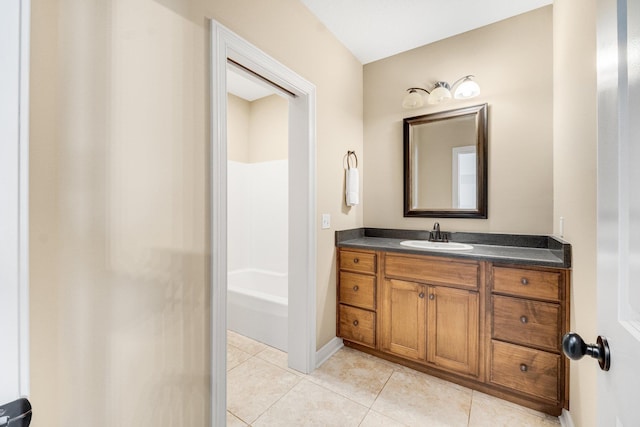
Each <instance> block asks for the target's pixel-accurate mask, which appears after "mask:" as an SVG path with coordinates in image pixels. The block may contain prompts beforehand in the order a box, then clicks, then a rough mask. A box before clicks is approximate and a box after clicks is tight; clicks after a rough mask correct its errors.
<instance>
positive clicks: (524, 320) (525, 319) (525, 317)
mask: <svg viewBox="0 0 640 427" xmlns="http://www.w3.org/2000/svg"><path fill="white" fill-rule="evenodd" d="M528 321H529V319H527V316H520V322H522V324H525V323H527V322H528Z"/></svg>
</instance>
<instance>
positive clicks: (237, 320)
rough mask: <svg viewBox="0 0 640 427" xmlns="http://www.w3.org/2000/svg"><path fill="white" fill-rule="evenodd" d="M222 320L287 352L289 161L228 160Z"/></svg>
mask: <svg viewBox="0 0 640 427" xmlns="http://www.w3.org/2000/svg"><path fill="white" fill-rule="evenodd" d="M228 177H229V191H228V209H229V210H228V233H229V234H228V249H227V250H228V287H227V288H228V289H227V324H228V328H229V329H230V330H232V331H235V332H238V333H240V334H242V335H245V336H247V337H250V338H253V339H254V340H257V341H260V342H263V343H265V344H269V345H270V346H272V347H275V348H278V349H280V350H283V351H287V336H288V323H287V318H288V306H287V299H288V278H287V275H288V256H289V253H288V227H289V224H288V162H287V160H274V161H269V162H261V163H241V162H234V161H229V162H228Z"/></svg>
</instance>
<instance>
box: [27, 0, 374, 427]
mask: <svg viewBox="0 0 640 427" xmlns="http://www.w3.org/2000/svg"><path fill="white" fill-rule="evenodd" d="M32 9H33V17H32V68H31V72H32V76H31V85H32V90H31V107H32V115H31V136H32V137H31V157H32V165H33V166H32V168H31V176H30V179H31V188H30V191H31V203H32V207H33V208H32V216H31V218H30V226H31V229H32V230H33V232H32V234H31V242H30V243H31V256H32V258H31V262H32V265H31V277H32V281H31V307H32V310H31V314H32V316H31V345H32V353H31V354H32V369H33V370H32V373H33V375H32V399H33V402H34V405H35V406H36V407H38V419H40V420H46V424H47V425H48V426H54V427H56V426H69V425H78V423H82V424H85V425H92V426H111V425H136V426H145V425H149V426H151V425H153V426H163V425H168V423H169V422H170V420H174V421H175V422H178V423H182V424H181V425H185V426H193V425H204V419H205V418H206V417H207V408H208V401H209V386H208V383H209V370H208V360H209V357H208V349H209V347H210V342H209V336H210V334H209V330H208V319H209V316H208V310H209V305H208V299H209V291H208V282H207V262H206V259H207V250H208V242H207V240H206V236H207V229H208V225H207V208H206V206H207V203H208V197H207V194H208V190H209V187H208V184H207V176H208V173H207V158H208V156H209V148H208V147H209V135H208V129H209V119H208V115H209V104H208V102H209V101H208V96H207V93H208V81H209V71H208V70H209V58H210V54H209V24H208V21H207V18H209V17H213V18H215V19H217V20H219V21H220V22H222V23H223V24H225V25H227V26H228V27H229V28H230V29H231V30H233V31H235V32H237V33H238V34H239V35H240V36H242V37H244V38H246V39H248V40H249V41H250V42H253V43H254V44H256V45H257V46H258V47H260V48H261V49H263V50H264V51H266V52H267V53H268V54H270V55H271V56H273V57H275V58H276V59H277V60H280V61H281V62H283V63H284V64H285V65H286V66H288V67H289V68H291V69H293V70H294V71H296V72H297V73H298V74H300V75H302V76H303V77H304V78H306V79H307V80H309V81H311V82H312V83H314V84H315V85H316V87H317V120H318V121H317V138H318V139H317V142H318V144H317V167H318V171H319V172H318V179H317V182H318V189H317V191H318V197H317V209H318V210H317V212H318V213H321V212H322V213H331V214H332V225H333V227H334V228H339V229H345V228H353V227H359V226H361V225H362V208H361V207H355V208H352V209H349V210H347V209H346V208H345V206H344V201H343V191H342V189H343V183H344V171H343V156H344V154H345V153H346V151H347V150H349V149H353V150H356V151H357V152H358V154H359V157H361V156H362V66H361V65H360V64H359V63H358V61H357V60H356V59H355V58H354V57H353V56H352V55H351V54H350V53H349V52H348V51H347V50H346V49H345V48H344V47H343V46H342V45H340V43H338V42H337V40H336V39H335V38H334V37H333V36H331V35H330V34H329V33H328V32H327V30H326V29H325V28H323V27H322V26H321V25H320V24H319V23H318V22H317V20H316V19H315V18H314V17H313V16H312V15H311V13H310V12H309V11H308V10H307V9H305V8H304V7H303V6H302V4H301V3H300V2H298V1H296V0H274V1H269V2H263V1H259V0H215V1H211V0H207V1H204V0H202V1H201V0H109V1H104V0H88V1H87V0H82V1H81V0H33V2H32ZM317 254H318V256H317V263H318V274H317V295H318V306H317V316H318V318H317V323H318V325H317V329H318V333H317V344H318V347H320V346H322V345H324V344H325V343H326V342H328V341H329V340H330V339H331V338H332V337H333V336H334V333H335V265H334V264H335V262H334V259H335V250H334V240H333V230H322V231H321V230H320V228H319V224H318V246H317ZM185 414H186V415H185ZM172 415H173V418H172ZM79 420H82V421H79ZM39 423H40V422H39V421H35V425H40V424H39Z"/></svg>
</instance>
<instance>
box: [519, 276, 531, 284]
mask: <svg viewBox="0 0 640 427" xmlns="http://www.w3.org/2000/svg"><path fill="white" fill-rule="evenodd" d="M520 283H521V284H523V285H524V286H527V285H528V284H529V279H527V278H526V277H523V278H522V279H520Z"/></svg>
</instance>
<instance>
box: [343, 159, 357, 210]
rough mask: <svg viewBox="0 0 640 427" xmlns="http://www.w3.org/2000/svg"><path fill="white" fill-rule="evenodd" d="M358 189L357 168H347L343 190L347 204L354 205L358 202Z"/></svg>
mask: <svg viewBox="0 0 640 427" xmlns="http://www.w3.org/2000/svg"><path fill="white" fill-rule="evenodd" d="M359 191H360V178H359V175H358V169H356V168H349V169H347V179H346V185H345V190H344V192H345V197H346V201H347V206H355V205H357V204H358V203H359V202H360V200H359V199H360V197H359Z"/></svg>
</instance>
